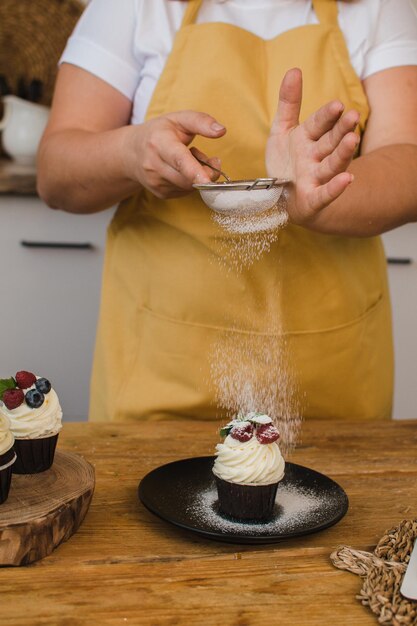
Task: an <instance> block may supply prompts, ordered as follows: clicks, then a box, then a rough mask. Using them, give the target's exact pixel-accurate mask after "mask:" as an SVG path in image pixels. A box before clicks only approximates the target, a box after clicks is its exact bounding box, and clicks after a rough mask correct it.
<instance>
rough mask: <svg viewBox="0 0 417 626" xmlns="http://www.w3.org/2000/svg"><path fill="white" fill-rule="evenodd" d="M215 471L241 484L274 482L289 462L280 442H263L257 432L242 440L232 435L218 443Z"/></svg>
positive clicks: (224, 477)
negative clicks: (282, 452)
mask: <svg viewBox="0 0 417 626" xmlns="http://www.w3.org/2000/svg"><path fill="white" fill-rule="evenodd" d="M216 457H217V458H216V460H215V462H214V467H213V473H214V474H215V475H216V476H218V477H219V478H222V479H223V480H227V481H228V482H231V483H238V484H240V485H270V484H272V483H277V482H278V481H279V480H281V478H282V477H283V476H284V469H285V462H284V459H283V457H282V455H281V451H280V449H279V446H278V444H277V443H276V442H275V441H274V443H259V441H258V440H257V438H256V436H255V435H254V436H253V437H252V438H251V439H249V441H244V442H242V441H238V440H237V439H234V438H233V437H232V436H231V435H228V436H227V437H226V439H225V440H224V442H223V443H219V444H217V446H216Z"/></svg>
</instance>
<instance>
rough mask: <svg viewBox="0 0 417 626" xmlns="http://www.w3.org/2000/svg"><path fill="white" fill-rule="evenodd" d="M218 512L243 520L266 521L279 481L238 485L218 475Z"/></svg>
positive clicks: (272, 505) (272, 506) (270, 511)
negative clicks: (267, 483)
mask: <svg viewBox="0 0 417 626" xmlns="http://www.w3.org/2000/svg"><path fill="white" fill-rule="evenodd" d="M215 478H216V484H217V493H218V496H219V512H220V513H221V514H222V515H225V516H226V517H231V518H233V519H235V520H238V521H241V520H244V521H245V522H267V521H268V520H270V519H271V517H272V514H273V511H274V504H275V497H276V494H277V489H278V485H279V483H273V484H272V485H256V486H255V485H238V484H237V483H230V482H228V481H227V480H223V479H221V478H219V477H218V476H216V477H215Z"/></svg>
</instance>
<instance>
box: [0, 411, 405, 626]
mask: <svg viewBox="0 0 417 626" xmlns="http://www.w3.org/2000/svg"><path fill="white" fill-rule="evenodd" d="M219 425H220V424H215V423H202V422H181V423H178V422H177V423H176V422H145V423H137V424H134V423H132V424H120V425H118V424H99V423H95V424H80V423H78V424H65V425H64V428H63V431H62V434H61V435H60V448H61V449H63V448H64V449H67V450H72V451H74V452H77V453H80V454H82V455H83V456H85V458H86V459H88V460H89V461H90V462H91V463H92V464H93V465H94V466H95V471H96V490H95V495H94V498H93V501H92V504H91V507H90V511H89V513H88V515H87V517H86V519H85V521H84V523H83V524H82V526H81V528H80V529H79V531H78V532H77V534H76V535H74V536H73V537H71V539H70V540H69V541H67V542H66V543H63V544H62V545H60V546H59V547H58V548H57V549H56V550H55V551H54V552H53V553H52V555H51V556H49V557H47V558H45V559H43V560H42V561H39V562H37V563H35V564H33V565H31V566H27V567H20V568H3V569H0V615H1V622H2V623H4V624H8V626H46V625H48V626H50V625H53V626H74V625H75V626H76V625H87V624H89V625H91V624H94V625H96V624H97V625H100V626H101V625H103V626H113V625H114V626H116V625H125V624H127V625H129V624H130V625H138V626H159V625H162V626H165V625H166V626H176V625H178V624H180V625H186V626H188V625H202V626H203V625H204V626H218V625H222V626H223V625H225V626H258V625H259V626H261V625H264V624H268V625H271V624H272V625H274V626H275V625H278V624H285V625H291V626H366V625H369V626H370V625H372V624H377V621H376V618H375V617H374V616H373V615H372V613H371V612H370V611H369V610H368V609H366V608H364V607H362V606H361V604H360V603H359V602H358V601H357V600H356V599H355V595H356V594H357V593H358V592H359V589H360V587H361V581H360V579H359V578H358V577H356V576H354V575H353V574H350V573H347V572H343V571H340V570H337V569H335V568H334V567H333V566H332V565H331V563H330V560H329V555H330V553H331V552H332V551H333V550H334V549H335V548H336V547H337V546H338V545H341V544H343V545H350V546H354V547H356V548H358V549H362V550H370V549H372V547H373V546H375V544H376V543H377V541H378V540H379V538H380V537H381V536H382V534H383V532H384V530H385V529H387V528H390V527H392V526H395V525H397V524H398V522H399V521H401V520H402V519H405V518H413V517H417V455H416V444H417V422H384V423H360V422H343V423H341V422H339V423H337V422H334V423H331V422H329V421H320V420H310V421H308V422H306V423H305V424H304V425H303V429H302V440H301V442H300V445H299V446H298V448H297V450H296V452H295V453H294V454H293V455H292V457H291V461H293V462H295V463H299V464H301V465H305V466H307V467H311V468H314V469H316V470H317V471H320V472H323V473H325V474H327V475H328V476H330V477H331V478H334V479H335V480H336V481H337V482H338V483H339V484H340V485H341V486H342V487H343V488H344V489H345V490H346V492H347V494H348V496H349V500H350V508H349V511H348V513H347V515H346V516H345V517H344V518H343V519H342V520H341V521H340V522H339V524H337V525H336V526H333V527H332V528H329V529H327V530H325V531H322V532H320V533H317V534H313V535H309V536H305V537H301V538H298V539H292V540H290V541H284V542H282V543H280V544H273V545H266V546H256V547H254V546H239V545H231V544H230V545H228V544H224V543H220V542H214V541H209V540H205V539H203V538H201V537H199V536H197V535H195V534H191V533H189V532H186V531H182V530H180V529H177V528H174V527H172V526H170V525H169V524H167V523H166V522H163V521H161V520H159V519H157V518H156V517H154V516H153V515H152V514H151V513H149V512H148V511H147V510H146V509H145V508H144V507H143V506H142V505H141V504H140V503H139V502H138V500H137V486H138V482H139V480H140V479H141V478H142V477H143V476H144V475H145V474H146V473H147V472H149V471H150V470H151V469H153V468H155V467H157V466H159V465H161V464H163V463H168V462H170V461H174V460H177V459H180V458H185V457H192V456H205V455H210V454H212V453H213V448H214V445H215V444H216V443H217V441H218V435H217V428H218V426H219ZM0 516H1V507H0Z"/></svg>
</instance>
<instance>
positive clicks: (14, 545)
mask: <svg viewBox="0 0 417 626" xmlns="http://www.w3.org/2000/svg"><path fill="white" fill-rule="evenodd" d="M93 492H94V469H93V467H92V466H91V465H90V463H88V462H87V461H86V460H85V459H83V458H82V457H81V456H79V455H78V454H74V453H73V452H61V451H60V450H57V451H56V454H55V459H54V463H53V465H52V467H51V468H50V469H49V470H48V471H46V472H41V473H39V474H25V475H17V474H13V476H12V483H11V487H10V493H9V497H8V499H7V501H6V502H5V503H4V504H2V505H1V507H0V566H2V565H16V566H17V565H27V564H29V563H33V562H34V561H37V560H39V559H43V558H44V557H45V556H47V555H49V554H51V552H52V551H53V550H54V549H55V548H56V547H57V546H58V545H59V544H61V543H62V542H63V541H67V539H69V538H70V537H71V535H73V534H74V533H75V532H76V531H77V530H78V528H79V526H80V524H81V522H82V521H83V519H84V517H85V515H86V513H87V511H88V507H89V505H90V502H91V498H92V496H93Z"/></svg>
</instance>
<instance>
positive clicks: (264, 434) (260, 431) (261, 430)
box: [256, 424, 279, 443]
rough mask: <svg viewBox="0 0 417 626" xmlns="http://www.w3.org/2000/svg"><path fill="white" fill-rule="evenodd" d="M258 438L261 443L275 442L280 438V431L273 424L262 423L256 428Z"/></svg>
mask: <svg viewBox="0 0 417 626" xmlns="http://www.w3.org/2000/svg"><path fill="white" fill-rule="evenodd" d="M256 438H257V440H258V441H259V443H274V441H277V440H278V439H279V432H278V430H277V429H276V428H275V426H274V425H273V424H261V425H260V426H259V427H258V428H257V429H256Z"/></svg>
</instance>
